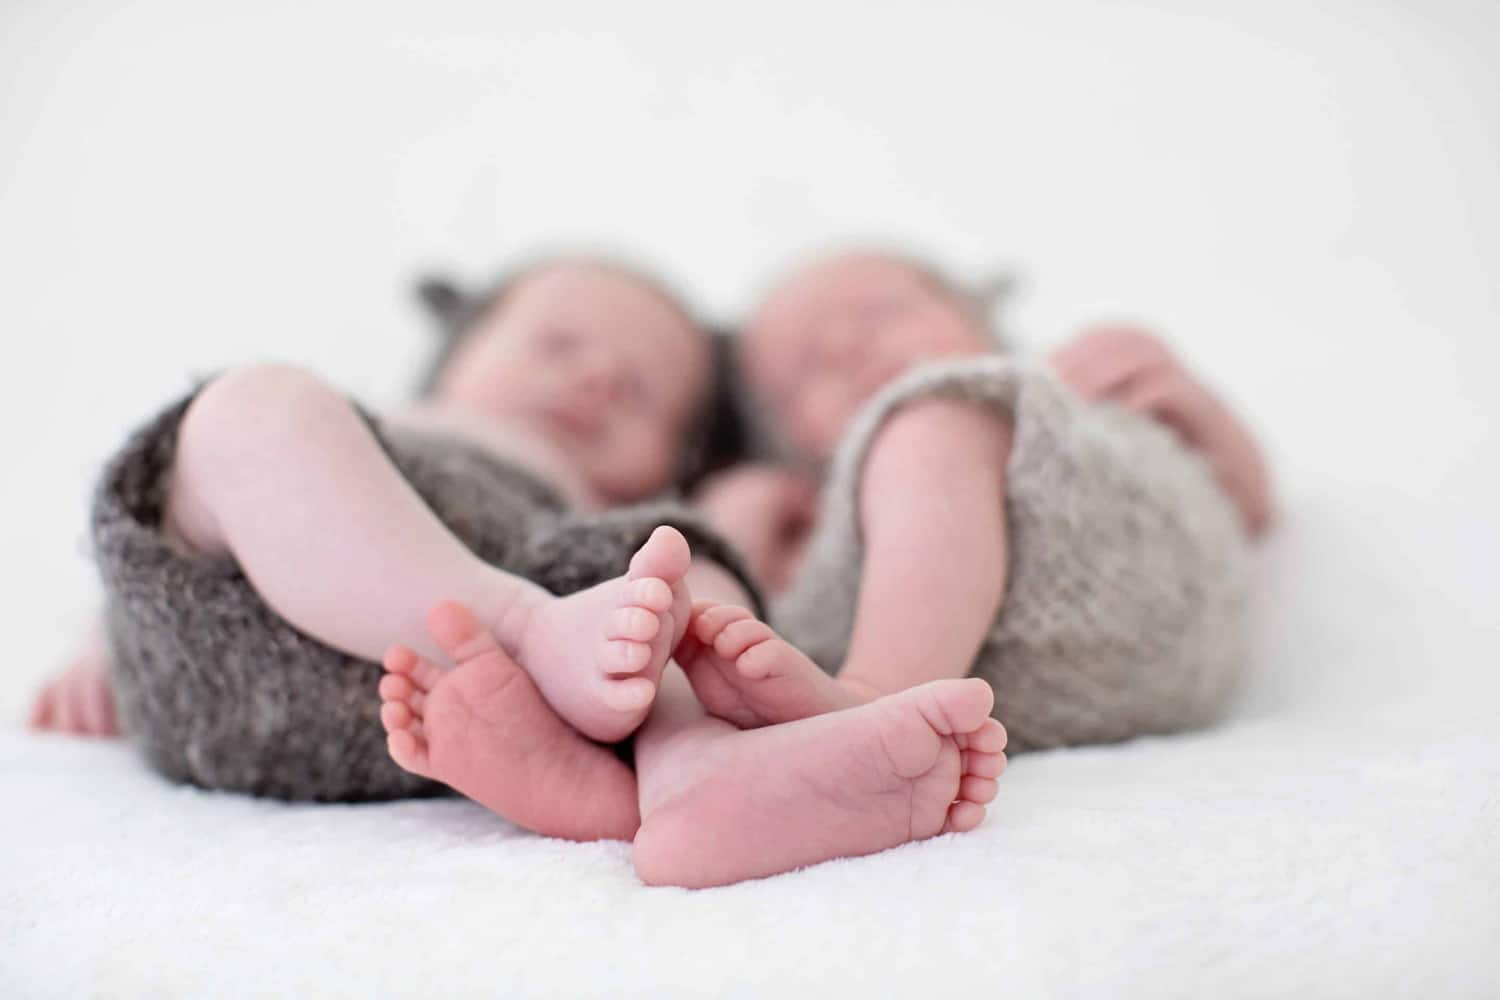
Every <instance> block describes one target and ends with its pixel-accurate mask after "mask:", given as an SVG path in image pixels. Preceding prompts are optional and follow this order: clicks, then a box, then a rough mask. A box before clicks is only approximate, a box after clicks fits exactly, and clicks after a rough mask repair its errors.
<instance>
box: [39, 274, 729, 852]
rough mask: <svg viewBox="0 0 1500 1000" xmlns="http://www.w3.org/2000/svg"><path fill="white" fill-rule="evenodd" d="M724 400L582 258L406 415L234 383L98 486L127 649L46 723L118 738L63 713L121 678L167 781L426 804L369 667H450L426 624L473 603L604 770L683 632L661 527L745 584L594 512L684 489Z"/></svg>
mask: <svg viewBox="0 0 1500 1000" xmlns="http://www.w3.org/2000/svg"><path fill="white" fill-rule="evenodd" d="M709 391H710V362H709V349H708V343H707V338H706V336H705V334H704V333H703V332H702V331H701V330H700V329H699V327H698V326H697V325H696V324H695V323H694V322H693V321H692V320H691V319H690V318H689V317H688V315H687V314H686V312H685V311H684V310H683V309H682V308H681V307H680V306H679V305H678V304H677V303H676V302H675V300H673V299H672V298H671V297H670V296H669V295H667V294H666V293H664V292H663V291H662V290H661V289H660V288H659V287H657V286H656V285H655V284H654V283H652V282H650V281H648V280H646V279H644V278H642V277H641V276H638V275H636V274H634V273H631V272H629V271H626V270H624V269H622V268H619V267H616V266H613V265H607V264H603V263H595V262H589V261H563V262H559V263H555V264H550V265H545V266H540V267H537V268H534V269H532V270H529V271H527V272H526V273H524V274H522V275H519V276H518V277H516V278H515V279H514V280H512V281H511V282H509V283H508V284H507V286H506V287H505V288H504V289H502V291H501V292H500V293H498V294H497V295H495V296H494V297H493V300H492V301H491V302H490V303H489V304H488V307H487V308H486V309H485V310H484V311H483V312H482V313H481V314H480V315H478V316H477V317H476V318H475V321H474V322H473V323H472V324H471V328H470V329H469V330H468V332H466V333H465V334H464V336H463V337H462V339H461V341H460V342H459V343H458V344H457V346H456V349H455V350H454V351H453V353H452V356H451V357H450V358H449V359H448V360H447V362H446V364H445V365H444V367H443V369H442V371H441V372H440V373H439V377H438V378H437V380H436V382H435V384H434V387H433V392H432V393H431V394H430V396H429V397H428V398H427V399H426V400H425V401H423V402H422V403H421V404H419V405H417V406H415V407H412V408H410V409H408V410H406V411H405V412H401V413H396V414H392V415H389V416H387V417H384V418H379V419H377V418H374V417H372V416H370V415H368V414H366V413H364V412H363V411H362V410H360V409H359V408H357V407H356V406H355V405H353V404H351V403H349V402H348V401H347V400H345V399H344V398H343V397H342V396H341V395H339V393H338V392H337V391H335V390H334V389H332V388H331V387H329V386H327V385H326V384H324V383H323V382H322V381H321V380H319V379H318V378H316V377H315V376H313V375H311V374H309V373H307V372H304V371H301V370H298V369H294V368H289V367H284V366H274V365H266V366H257V367H251V368H245V369H241V370H237V371H231V372H229V373H227V374H225V375H221V376H219V377H216V378H214V379H212V380H210V381H209V382H208V383H207V384H206V385H204V386H202V387H201V388H199V389H198V390H196V391H195V392H193V393H192V394H191V395H190V396H189V397H188V398H186V399H183V400H180V401H178V402H176V403H174V404H173V405H172V406H170V407H168V408H167V410H166V411H164V412H163V413H162V414H161V415H160V416H158V417H157V418H156V419H155V420H153V421H152V422H151V423H150V424H149V425H148V426H147V427H146V428H144V429H143V430H141V431H140V432H138V433H137V434H136V435H135V436H134V438H133V439H132V441H131V442H130V443H129V444H128V445H127V447H126V448H125V449H124V451H123V452H122V453H121V454H120V455H119V456H117V457H116V459H115V460H114V461H113V462H112V463H111V467H110V468H109V469H108V470H107V471H106V474H105V476H104V480H103V482H102V484H101V487H100V492H99V497H98V500H97V502H96V505H95V526H94V527H95V532H94V534H95V547H96V550H97V555H98V557H99V562H100V567H101V571H102V573H103V575H104V578H105V589H106V613H107V616H108V624H109V626H110V627H109V629H108V632H109V637H110V646H112V649H111V650H109V652H108V653H106V651H105V649H104V648H103V644H102V643H98V644H95V647H94V649H93V650H92V651H90V652H89V653H88V654H87V655H86V656H85V658H84V662H83V663H82V664H80V665H79V666H78V667H77V668H75V670H73V671H71V672H70V676H69V678H67V679H65V680H64V681H62V682H60V683H58V684H54V685H52V686H49V688H48V689H47V690H46V691H44V692H43V694H42V695H41V697H40V698H39V699H38V703H37V707H36V709H35V710H34V713H33V720H34V722H36V723H37V724H39V725H41V726H44V727H45V726H48V725H54V724H61V725H65V726H66V725H68V724H69V723H73V724H75V725H74V726H72V727H70V728H76V727H77V726H76V724H77V723H79V722H85V723H86V722H89V721H95V722H97V723H98V726H96V727H91V728H98V729H107V728H108V725H107V724H108V722H109V721H110V720H109V718H108V716H107V714H106V713H105V712H103V711H100V712H98V713H95V712H89V713H77V712H73V711H71V710H70V709H69V708H68V706H69V705H73V704H77V697H76V696H77V692H78V691H80V690H82V691H85V692H87V695H86V698H85V703H86V704H87V703H91V702H92V703H97V702H100V701H103V700H104V699H105V698H106V697H107V694H108V690H107V688H104V686H103V685H104V684H105V680H104V677H105V675H104V672H103V669H102V666H103V663H104V661H105V660H106V659H108V660H112V661H113V663H112V666H113V673H114V681H115V683H116V685H117V687H118V691H117V694H118V696H119V698H120V701H121V708H122V711H123V715H124V716H125V721H126V723H127V725H126V729H127V731H129V732H130V733H131V734H132V735H133V736H134V737H136V738H137V739H138V740H139V741H141V742H142V743H143V745H144V746H145V749H146V752H147V755H148V758H149V759H150V760H151V761H152V762H153V763H154V764H156V765H157V766H158V767H159V768H160V769H162V770H164V771H166V772H167V773H168V774H170V775H172V776H174V777H179V778H183V779H185V780H191V781H195V782H197V783H199V784H204V785H207V786H209V787H225V788H237V789H241V790H245V791H252V792H256V793H259V794H270V795H280V796H284V797H290V798H318V799H329V798H334V799H341V798H355V799H358V798H369V797H385V796H388V795H391V794H403V793H406V794H409V793H411V792H412V791H415V790H418V789H420V788H421V784H420V783H419V782H416V781H415V780H413V779H411V778H410V777H409V776H407V775H404V774H402V773H401V772H400V771H398V770H396V769H395V768H393V767H391V766H390V763H389V761H386V760H385V759H384V754H383V753H380V752H379V749H378V744H377V743H375V742H373V741H375V740H378V738H379V735H380V730H379V725H378V723H376V721H375V718H374V714H375V710H376V707H377V705H376V702H375V701H374V700H373V698H372V695H373V688H374V678H375V677H378V676H379V674H378V669H377V668H376V667H375V664H374V662H371V661H378V660H379V659H380V658H381V655H382V653H383V652H384V650H385V649H386V647H387V646H388V645H390V644H391V642H392V641H399V642H402V643H406V644H410V645H411V646H413V647H415V648H416V649H419V650H422V651H423V652H424V653H428V654H430V655H433V656H437V655H439V648H438V647H437V646H436V645H434V644H432V642H431V641H430V640H429V637H428V633H427V630H426V628H425V624H424V620H425V617H426V614H427V612H428V610H429V609H430V608H432V607H433V606H434V605H436V604H438V603H439V602H440V601H442V600H444V599H456V600H459V601H462V602H463V603H464V605H465V606H467V607H468V608H471V609H473V612H474V613H475V614H476V615H477V616H478V619H479V621H481V622H482V623H483V626H484V628H485V629H486V630H487V631H488V632H489V633H490V634H492V635H493V636H494V637H495V639H496V641H497V642H499V643H500V644H501V646H502V647H504V648H505V649H506V650H507V652H508V653H509V654H511V655H512V656H514V657H515V659H516V660H517V661H518V662H519V663H520V664H521V665H522V666H524V667H525V669H526V670H527V672H528V675H529V678H530V680H532V681H534V682H535V684H536V686H537V688H538V689H540V692H541V694H542V695H544V696H545V698H546V701H547V704H548V706H550V708H551V709H552V710H555V711H556V712H557V713H558V714H560V715H561V716H562V717H563V718H564V719H566V721H567V723H568V724H569V727H570V734H571V737H572V739H573V740H576V741H578V742H579V743H580V744H583V745H586V746H588V747H590V748H592V749H594V750H597V751H598V753H600V754H605V755H606V756H609V755H608V754H607V753H606V751H603V750H601V749H599V748H597V747H593V745H592V744H588V743H587V741H586V740H584V739H583V736H586V737H588V738H589V739H592V740H597V741H602V742H614V741H617V740H620V739H622V738H624V737H625V736H627V735H628V734H629V733H630V732H632V731H633V730H634V729H635V728H636V727H637V726H638V725H639V724H640V721H641V720H642V719H643V718H644V716H645V713H646V712H647V710H648V709H649V707H650V705H651V703H652V700H653V697H654V694H655V689H656V682H657V678H658V676H659V674H660V672H661V669H662V667H663V665H664V664H665V662H666V659H667V657H668V656H669V655H670V652H671V649H672V647H673V645H674V644H675V642H676V641H677V639H678V637H679V636H680V635H681V632H682V630H683V628H685V626H686V619H687V615H688V611H689V606H688V596H687V591H686V589H685V587H684V583H683V581H684V575H685V573H686V572H687V570H688V567H689V559H690V557H689V552H688V547H687V543H686V540H685V538H684V536H683V534H682V532H681V531H679V530H677V529H676V528H672V527H661V528H659V529H658V528H657V526H658V525H665V524H671V523H678V524H679V527H681V528H682V530H683V531H687V532H688V533H689V534H692V535H693V536H694V540H695V542H696V543H698V547H699V549H700V553H706V554H708V555H710V556H712V555H714V554H715V553H718V555H719V558H720V559H721V560H722V561H725V562H728V563H730V564H731V565H732V564H733V559H732V557H730V556H729V554H728V551H727V550H726V549H725V548H724V546H722V544H719V543H718V542H717V541H716V540H715V539H713V538H712V536H711V535H710V534H709V533H708V532H706V531H704V530H703V529H702V528H701V527H698V526H697V525H696V524H695V522H694V520H693V518H692V517H691V516H689V515H687V514H686V513H685V512H684V511H682V510H680V509H676V508H673V507H670V506H661V507H650V508H644V509H638V510H634V511H630V510H627V511H622V512H617V513H613V514H592V513H588V512H594V511H600V510H602V509H604V508H607V507H615V506H619V505H622V504H629V503H631V502H633V501H639V500H643V499H645V498H648V497H651V496H654V495H657V494H660V493H661V492H663V491H664V490H666V489H667V488H668V487H669V486H671V485H672V484H673V483H674V482H675V481H676V479H677V477H678V473H679V471H680V469H681V467H682V465H683V463H684V461H685V459H686V457H687V452H688V451H689V446H690V443H691V440H692V438H693V437H695V436H696V435H697V434H698V425H699V424H700V423H701V414H702V412H703V409H704V407H705V406H706V404H707V403H708V401H709ZM653 529H657V530H655V532H654V533H653ZM648 535H649V539H648V537H647V536H648ZM627 562H628V563H629V568H628V569H627V568H626V563H627ZM606 575H607V576H610V577H613V578H612V579H605V576H606ZM600 581H602V582H600ZM553 592H557V593H567V595H568V596H563V597H559V596H554V593H553ZM735 592H736V593H738V594H740V595H741V596H748V594H747V592H746V591H745V590H744V589H737V590H736V591H735ZM309 658H311V659H309ZM351 661H356V662H351ZM277 670H281V671H285V672H286V673H285V674H284V675H277V674H274V673H272V674H271V675H270V676H268V675H267V672H268V671H272V672H274V671H277ZM371 671H375V672H374V673H371ZM304 716H305V717H304ZM571 730H577V732H576V733H571ZM579 733H581V734H583V736H579V735H578V734H579ZM615 763H616V764H617V765H618V761H616V762H615ZM633 798H634V796H633V792H632V793H631V796H630V803H629V804H630V808H631V809H633V808H634V801H633ZM520 821H523V822H524V818H521V820H520ZM582 826H583V827H585V828H586V827H587V823H586V822H584V823H583V824H582ZM615 832H616V834H617V835H625V836H628V835H629V834H630V833H633V828H631V829H628V830H627V829H621V830H616V831H615Z"/></svg>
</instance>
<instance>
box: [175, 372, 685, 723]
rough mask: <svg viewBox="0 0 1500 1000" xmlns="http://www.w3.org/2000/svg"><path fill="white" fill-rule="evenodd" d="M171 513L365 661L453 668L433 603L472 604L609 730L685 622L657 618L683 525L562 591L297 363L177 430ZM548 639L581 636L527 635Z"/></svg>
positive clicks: (225, 386) (542, 682) (577, 715)
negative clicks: (465, 520) (469, 536)
mask: <svg viewBox="0 0 1500 1000" xmlns="http://www.w3.org/2000/svg"><path fill="white" fill-rule="evenodd" d="M165 521H166V529H167V531H168V533H169V535H172V536H174V537H176V538H178V539H179V540H181V541H182V542H184V543H185V544H187V545H188V546H189V547H191V548H193V549H195V550H197V551H199V552H204V553H225V552H227V553H232V554H233V555H234V557H235V559H236V560H237V561H238V563H239V565H240V566H241V567H242V568H243V570H244V572H245V575H246V576H247V577H248V578H249V580H250V582H251V583H252V584H253V585H254V587H255V589H256V591H257V592H258V593H259V594H260V595H261V597H262V598H263V599H264V600H265V601H266V603H267V604H268V605H270V606H271V607H272V608H273V609H274V610H275V611H276V612H277V614H279V615H280V616H281V617H283V618H285V619H286V620H287V621H289V622H290V623H292V624H293V625H295V626H296V627H298V628H299V629H301V630H302V631H304V632H306V633H308V634H310V635H312V636H314V637H316V638H317V639H319V640H321V641H323V642H325V643H327V644H328V645H330V646H333V647H335V648H337V649H340V650H343V651H344V652H346V653H349V654H351V655H353V656H357V657H360V658H363V659H366V660H379V659H380V657H381V655H382V653H383V652H384V650H385V649H386V647H387V646H388V645H389V644H391V643H392V642H397V643H401V644H403V645H405V646H407V647H409V648H411V649H413V650H415V651H416V652H418V653H420V654H421V655H423V656H426V657H428V658H429V659H433V660H436V661H438V662H442V659H443V651H442V650H441V648H440V647H438V646H437V645H436V644H434V643H433V642H432V640H431V639H430V638H429V636H428V633H427V631H426V629H425V628H424V627H423V622H424V619H425V616H426V614H427V612H428V610H429V609H430V608H432V607H434V606H435V605H437V604H438V603H440V602H441V601H444V600H453V601H457V602H459V603H461V604H463V605H465V606H467V607H469V608H472V609H473V611H474V612H475V614H476V616H477V617H478V619H479V620H480V621H481V622H482V623H483V624H484V625H485V627H486V628H487V629H489V630H490V631H491V632H492V633H493V634H494V635H495V636H496V638H497V639H498V640H499V642H500V644H501V646H502V647H504V648H505V649H506V650H507V651H508V652H510V653H512V654H513V655H516V656H517V657H518V659H520V660H521V665H522V666H523V667H525V668H526V669H527V670H528V671H529V672H531V673H532V674H533V677H534V678H535V679H536V680H537V682H538V685H539V686H540V687H541V688H542V689H543V692H544V693H546V694H548V696H549V697H551V696H552V694H553V691H557V692H569V693H571V694H572V698H571V700H569V701H567V702H566V703H565V704H562V705H558V706H557V707H558V708H559V711H561V712H562V713H563V714H564V716H565V717H567V718H568V720H569V721H570V722H572V723H573V724H574V725H577V726H579V728H580V729H583V730H584V731H585V732H586V733H587V734H588V735H590V736H593V737H595V738H597V739H618V738H620V737H622V736H623V735H625V734H626V733H628V732H629V731H630V730H631V729H633V728H634V727H635V726H636V725H638V724H639V723H640V720H641V719H642V718H643V717H644V716H645V712H646V708H647V706H648V705H649V702H650V696H651V693H652V691H654V687H655V673H654V672H656V671H659V670H660V668H661V664H662V663H663V662H665V659H666V656H667V651H666V649H665V648H664V647H665V646H666V645H667V644H668V643H669V642H670V641H672V640H673V638H674V635H673V631H674V629H675V628H676V625H675V622H671V621H663V620H661V619H660V618H659V617H658V616H659V615H661V614H663V613H665V612H666V611H667V610H669V609H670V608H671V606H672V605H673V604H674V603H676V604H684V603H685V598H683V599H679V596H678V593H679V590H680V587H679V584H680V576H681V572H682V570H683V569H684V568H685V563H686V557H685V556H684V555H682V552H683V550H684V549H685V543H684V542H683V540H682V539H681V536H680V535H676V533H675V532H672V531H670V530H665V531H663V532H659V533H658V534H659V536H660V537H657V536H653V538H652V540H651V542H648V543H647V545H646V546H645V547H644V548H643V549H642V552H641V553H640V554H639V555H638V557H637V563H636V565H635V570H636V571H634V572H632V573H631V574H630V575H629V576H628V577H625V578H621V579H620V580H615V581H609V582H607V583H605V584H601V585H600V587H598V588H594V589H593V590H588V591H583V592H581V593H580V594H575V595H572V596H570V597H568V598H563V599H559V598H555V597H553V596H552V595H550V594H548V593H547V592H546V591H544V590H543V589H542V588H540V587H538V586H537V585H535V584H533V583H531V582H529V581H526V580H523V579H520V578H518V577H515V576H513V575H511V574H508V573H505V572H503V571H501V570H499V569H497V568H495V567H493V566H490V565H488V564H487V563H485V562H484V561H482V560H481V559H479V558H478V557H477V556H475V555H474V554H473V553H472V552H470V551H469V550H468V549H467V548H466V547H465V546H464V545H463V544H462V543H461V542H460V541H459V540H458V539H457V538H455V537H454V536H453V534H452V533H451V532H450V531H449V530H448V529H447V528H446V527H445V526H444V525H443V523H442V522H441V521H440V520H439V519H438V517H437V515H436V514H434V513H433V512H432V510H431V509H430V508H428V506H427V505H426V504H425V503H424V502H423V501H422V499H421V497H420V496H419V495H418V494H417V493H416V491H415V490H414V489H413V488H412V486H411V485H410V484H409V483H408V482H407V481H406V480H405V479H403V478H402V476H401V474H400V473H399V472H398V471H397V469H396V467H395V466H394V465H393V464H392V463H391V461H390V459H389V458H388V457H387V456H386V454H385V452H384V451H383V449H382V448H381V447H380V443H379V442H378V441H377V440H376V438H375V436H374V434H373V433H372V432H371V430H370V428H369V427H368V426H367V425H366V424H365V422H364V421H363V420H362V419H361V418H360V415H359V414H358V412H357V411H356V410H355V409H354V408H353V407H352V406H351V405H350V404H349V403H348V402H347V401H346V400H345V399H344V398H343V397H342V396H341V395H340V394H339V393H337V392H336V391H334V390H333V389H331V388H330V387H328V386H327V385H325V384H324V383H323V382H321V381H320V380H319V379H317V378H316V377H314V376H312V375H310V374H308V373H306V372H303V371H300V370H298V369H295V368H289V367H284V366H261V367H255V368H247V369H243V370H240V371H236V372H232V373H230V374H228V375H225V376H223V377H221V378H219V379H217V380H216V381H214V382H213V383H212V384H210V385H208V386H207V387H205V388H204V389H203V390H202V392H200V393H199V395H198V396H197V398H196V399H195V400H194V401H193V403H192V405H191V406H190V407H189V409H188V411H187V414H186V415H185V417H184V418H183V421H182V425H181V428H180V430H179V432H178V450H177V455H176V461H175V464H174V466H173V470H172V479H171V486H170V491H169V496H168V500H167V510H166V517H165ZM673 536H676V537H673ZM658 569H660V570H662V572H663V573H664V574H665V576H664V577H659V576H653V575H652V573H653V572H655V571H656V570H658ZM674 588H678V589H675V590H674ZM554 605H555V606H556V607H554ZM679 617H681V618H684V619H685V617H686V613H685V611H684V612H683V614H682V615H680V616H679ZM559 621H562V622H563V623H564V625H565V626H566V627H563V626H560V625H559V624H558V623H559ZM653 623H654V624H655V625H656V627H655V628H654V629H653V628H650V627H649V626H650V625H652V624H653ZM684 624H685V622H684ZM648 633H649V634H648ZM549 635H550V636H558V635H563V636H566V637H567V641H566V642H564V641H562V640H561V639H558V640H557V641H555V642H552V643H550V644H549V643H548V642H545V641H541V639H536V638H533V639H531V640H530V641H528V636H540V637H542V638H545V637H547V636H549ZM637 646H639V647H640V651H637V650H636V647H637ZM641 652H644V654H645V655H644V656H642V655H641ZM523 654H524V656H523ZM642 677H644V678H645V680H642V679H641V678H642ZM620 685H624V688H623V690H617V688H618V687H619V686H620ZM642 688H644V690H642ZM579 692H582V693H581V694H579Z"/></svg>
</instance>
